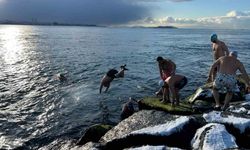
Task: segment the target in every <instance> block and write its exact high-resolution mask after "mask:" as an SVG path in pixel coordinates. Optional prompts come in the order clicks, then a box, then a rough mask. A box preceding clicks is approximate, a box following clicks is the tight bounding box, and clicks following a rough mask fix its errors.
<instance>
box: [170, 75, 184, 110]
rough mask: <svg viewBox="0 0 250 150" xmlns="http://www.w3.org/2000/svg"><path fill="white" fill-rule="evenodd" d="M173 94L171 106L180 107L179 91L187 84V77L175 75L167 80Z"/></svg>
mask: <svg viewBox="0 0 250 150" xmlns="http://www.w3.org/2000/svg"><path fill="white" fill-rule="evenodd" d="M165 82H166V83H167V84H168V86H169V90H170V92H171V94H172V100H171V105H172V106H173V105H174V104H176V105H179V91H180V90H181V89H182V88H183V87H184V86H185V85H186V84H187V82H188V80H187V78H186V77H185V76H183V75H179V74H175V75H172V76H170V77H169V78H167V79H166V80H165Z"/></svg>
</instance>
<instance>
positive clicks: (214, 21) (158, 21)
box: [135, 11, 250, 28]
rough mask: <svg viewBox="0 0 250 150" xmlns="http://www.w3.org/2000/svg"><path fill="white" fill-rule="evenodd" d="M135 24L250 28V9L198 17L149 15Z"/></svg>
mask: <svg viewBox="0 0 250 150" xmlns="http://www.w3.org/2000/svg"><path fill="white" fill-rule="evenodd" d="M135 24H140V25H145V26H162V25H173V26H179V27H203V28H250V11H244V12H243V11H230V12H228V13H227V14H226V15H225V16H215V17H203V18H197V19H189V18H173V17H170V16H167V17H163V18H152V17H148V18H145V19H143V20H139V21H136V23H135Z"/></svg>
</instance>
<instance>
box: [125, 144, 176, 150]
mask: <svg viewBox="0 0 250 150" xmlns="http://www.w3.org/2000/svg"><path fill="white" fill-rule="evenodd" d="M165 149H168V150H181V149H179V148H172V147H165V146H163V145H160V146H150V145H146V146H142V147H136V148H129V149H126V150H165Z"/></svg>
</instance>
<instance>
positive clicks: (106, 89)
mask: <svg viewBox="0 0 250 150" xmlns="http://www.w3.org/2000/svg"><path fill="white" fill-rule="evenodd" d="M109 86H110V84H108V85H107V88H106V90H105V92H107V91H108V89H109Z"/></svg>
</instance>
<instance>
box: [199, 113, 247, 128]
mask: <svg viewBox="0 0 250 150" xmlns="http://www.w3.org/2000/svg"><path fill="white" fill-rule="evenodd" d="M203 118H204V119H205V120H206V122H209V123H224V124H232V125H233V126H234V127H235V128H237V129H239V130H240V132H241V133H244V132H245V130H246V129H247V128H250V119H248V118H241V117H235V116H233V115H222V114H221V112H218V111H211V112H209V113H208V114H203Z"/></svg>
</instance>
